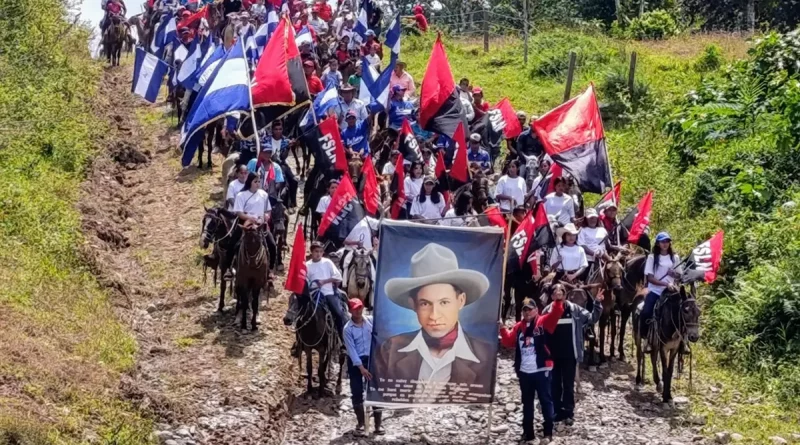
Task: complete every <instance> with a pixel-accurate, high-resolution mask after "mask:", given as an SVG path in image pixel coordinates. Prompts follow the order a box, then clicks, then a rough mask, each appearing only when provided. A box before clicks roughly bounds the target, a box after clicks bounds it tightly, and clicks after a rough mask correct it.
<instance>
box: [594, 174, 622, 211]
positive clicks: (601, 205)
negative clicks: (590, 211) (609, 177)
mask: <svg viewBox="0 0 800 445" xmlns="http://www.w3.org/2000/svg"><path fill="white" fill-rule="evenodd" d="M621 191H622V181H619V182H617V183H616V184H614V187H611V190H609V191H607V192H606V193H605V194H604V195H603V196H602V197H601V198H600V201H598V202H597V204H595V206H594V208H595V210H597V212H598V213H600V212H602V211H603V210H605V208H606V207H608V206H609V205H611V204H614V205H615V206H617V207H618V208H619V200H620V194H621Z"/></svg>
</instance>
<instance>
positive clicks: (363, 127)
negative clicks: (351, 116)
mask: <svg viewBox="0 0 800 445" xmlns="http://www.w3.org/2000/svg"><path fill="white" fill-rule="evenodd" d="M342 142H343V143H344V146H345V147H351V148H352V149H353V151H355V152H358V153H360V154H361V155H362V156H365V155H368V154H369V126H368V125H367V121H359V122H356V125H355V126H353V127H349V126H348V127H346V128H345V129H344V130H342Z"/></svg>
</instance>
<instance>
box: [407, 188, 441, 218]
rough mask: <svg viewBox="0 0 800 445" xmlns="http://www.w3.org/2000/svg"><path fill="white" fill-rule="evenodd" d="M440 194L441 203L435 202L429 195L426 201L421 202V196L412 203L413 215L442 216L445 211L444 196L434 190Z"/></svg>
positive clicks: (425, 216) (424, 216) (423, 216)
mask: <svg viewBox="0 0 800 445" xmlns="http://www.w3.org/2000/svg"><path fill="white" fill-rule="evenodd" d="M434 193H436V194H437V195H439V204H434V203H433V201H432V200H431V197H430V196H428V197H427V199H425V202H419V198H420V197H419V196H417V199H415V200H414V202H413V203H412V204H411V216H421V217H422V218H423V219H434V218H441V217H442V212H444V197H442V194H441V193H438V192H434Z"/></svg>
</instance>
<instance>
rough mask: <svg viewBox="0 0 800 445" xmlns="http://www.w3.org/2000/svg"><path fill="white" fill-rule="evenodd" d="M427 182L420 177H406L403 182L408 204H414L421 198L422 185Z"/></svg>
mask: <svg viewBox="0 0 800 445" xmlns="http://www.w3.org/2000/svg"><path fill="white" fill-rule="evenodd" d="M423 181H425V179H424V178H423V177H421V176H420V177H419V178H417V179H411V177H410V176H406V180H405V181H404V182H403V185H404V189H405V191H406V200H408V202H414V200H415V199H417V196H419V191H420V190H422V183H423Z"/></svg>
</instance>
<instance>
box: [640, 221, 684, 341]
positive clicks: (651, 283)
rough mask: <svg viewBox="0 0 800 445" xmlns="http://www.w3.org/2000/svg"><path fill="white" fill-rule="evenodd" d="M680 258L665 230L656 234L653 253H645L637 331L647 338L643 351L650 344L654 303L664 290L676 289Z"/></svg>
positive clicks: (679, 274) (679, 273) (680, 271)
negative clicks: (644, 291) (644, 282)
mask: <svg viewBox="0 0 800 445" xmlns="http://www.w3.org/2000/svg"><path fill="white" fill-rule="evenodd" d="M680 261H681V260H680V258H679V257H678V255H676V254H675V252H674V251H673V250H672V237H671V236H669V233H667V232H660V233H659V234H658V235H656V243H655V246H653V253H651V254H650V255H647V261H646V262H645V265H644V275H645V277H647V291H648V292H647V296H646V297H645V298H644V307H643V308H642V314H641V317H640V318H639V333H640V334H641V335H642V337H643V338H646V339H648V341H647V342H646V344H645V352H649V350H650V348H651V347H652V345H651V344H650V342H649V335H647V334H648V326H649V323H650V320H651V319H652V318H653V312H654V311H655V307H656V303H657V302H658V300H659V298H661V294H663V293H664V291H665V290H667V289H669V290H670V291H673V292H674V291H676V290H677V289H676V287H675V280H676V279H678V278H680V276H681V273H682V270H681V267H680Z"/></svg>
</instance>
